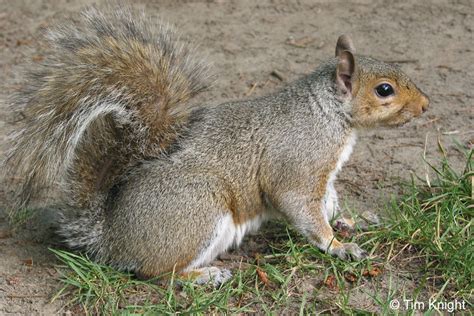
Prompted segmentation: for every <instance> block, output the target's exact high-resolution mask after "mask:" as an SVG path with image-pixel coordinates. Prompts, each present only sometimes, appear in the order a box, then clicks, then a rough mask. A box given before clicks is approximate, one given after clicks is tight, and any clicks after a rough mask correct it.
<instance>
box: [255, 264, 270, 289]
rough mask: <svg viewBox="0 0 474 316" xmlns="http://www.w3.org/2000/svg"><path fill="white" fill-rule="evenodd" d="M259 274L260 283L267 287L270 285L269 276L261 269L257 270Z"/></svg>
mask: <svg viewBox="0 0 474 316" xmlns="http://www.w3.org/2000/svg"><path fill="white" fill-rule="evenodd" d="M257 274H258V277H259V278H260V281H262V282H263V283H264V284H265V285H268V284H269V283H270V281H269V280H268V274H267V273H266V272H265V271H263V270H262V269H260V268H257Z"/></svg>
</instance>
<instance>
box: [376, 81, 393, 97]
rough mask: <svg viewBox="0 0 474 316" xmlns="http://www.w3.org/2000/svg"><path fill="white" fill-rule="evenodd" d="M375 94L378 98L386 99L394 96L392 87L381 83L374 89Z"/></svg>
mask: <svg viewBox="0 0 474 316" xmlns="http://www.w3.org/2000/svg"><path fill="white" fill-rule="evenodd" d="M375 93H377V95H378V96H379V97H382V98H386V97H388V96H391V95H393V94H395V91H393V87H392V86H391V85H389V84H388V83H382V84H379V85H378V86H377V87H375Z"/></svg>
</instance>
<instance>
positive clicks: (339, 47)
mask: <svg viewBox="0 0 474 316" xmlns="http://www.w3.org/2000/svg"><path fill="white" fill-rule="evenodd" d="M346 50H347V51H349V52H351V53H352V54H355V47H354V44H353V43H352V40H351V38H350V37H349V36H348V35H345V34H344V35H341V36H339V38H338V39H337V44H336V57H339V55H340V54H341V53H342V52H343V51H346Z"/></svg>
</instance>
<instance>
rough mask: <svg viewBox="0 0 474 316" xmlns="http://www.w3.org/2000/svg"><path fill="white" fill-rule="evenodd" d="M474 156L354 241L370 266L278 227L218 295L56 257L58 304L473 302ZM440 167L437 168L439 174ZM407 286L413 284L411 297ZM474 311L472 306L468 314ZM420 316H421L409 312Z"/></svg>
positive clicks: (226, 307)
mask: <svg viewBox="0 0 474 316" xmlns="http://www.w3.org/2000/svg"><path fill="white" fill-rule="evenodd" d="M472 155H473V151H472V150H470V151H469V152H468V153H466V161H467V162H466V166H465V168H464V170H462V172H456V171H455V170H453V168H452V167H451V166H450V164H449V163H448V160H447V159H446V158H444V159H442V161H441V162H440V163H439V164H436V166H434V165H429V166H430V167H431V169H432V171H433V172H434V174H435V175H436V179H433V181H430V185H429V186H428V185H426V184H420V181H415V179H413V181H412V182H411V183H410V184H408V185H406V186H405V193H404V194H403V195H402V196H400V197H398V198H396V199H393V200H391V201H390V202H389V203H388V205H387V210H386V214H387V218H386V219H385V220H384V225H383V226H382V227H369V231H367V232H358V234H356V236H354V237H351V238H346V239H345V240H344V241H354V242H357V243H359V245H361V246H362V248H364V249H366V250H367V251H368V252H369V253H370V254H371V258H370V259H367V260H364V261H361V262H345V261H341V260H339V259H337V258H334V257H331V256H329V255H326V254H324V253H321V252H320V251H319V250H317V249H315V248H314V247H312V246H310V245H308V244H307V241H306V240H305V239H304V238H303V237H302V236H300V235H299V234H298V233H297V232H295V231H294V230H292V229H291V228H286V226H285V225H284V224H282V223H273V225H271V226H267V227H266V228H264V230H263V232H262V233H260V234H259V235H258V236H256V237H252V238H253V239H254V240H257V242H258V244H264V245H265V244H268V245H269V246H267V247H263V248H262V247H260V248H259V251H258V253H256V254H252V255H251V256H250V254H249V256H245V257H242V259H241V261H240V262H235V261H236V260H235V259H233V260H231V261H230V262H229V264H233V265H234V266H235V265H237V266H238V267H237V268H234V269H233V278H232V279H231V280H230V282H227V283H225V284H224V285H222V286H221V287H220V288H218V289H214V288H212V287H211V286H210V285H209V286H197V285H194V284H192V283H189V282H184V281H178V280H176V279H175V278H174V277H173V275H171V276H168V279H169V281H168V282H166V283H163V284H160V283H158V282H156V280H149V281H140V280H137V279H135V278H134V277H133V276H132V275H130V274H126V273H120V272H117V271H115V270H113V269H111V268H109V267H106V266H102V265H98V264H96V263H94V262H92V261H90V260H88V259H87V258H86V257H83V256H80V255H75V254H71V253H68V252H65V251H59V250H52V251H53V252H54V253H55V254H56V256H57V257H58V258H59V260H60V261H62V262H63V267H64V268H62V269H61V271H62V272H63V277H62V282H63V285H64V286H63V287H62V289H61V290H60V291H59V292H58V293H57V295H56V296H55V298H54V299H57V298H61V299H63V300H66V301H67V302H68V303H69V304H70V305H73V306H76V308H79V309H80V310H84V311H85V312H86V313H92V314H125V315H128V314H193V315H194V314H219V313H224V312H225V313H235V314H237V313H244V314H245V313H259V314H299V315H306V314H316V313H324V314H349V315H352V314H358V315H359V314H368V313H373V312H377V313H382V314H391V313H393V310H391V309H390V301H391V300H392V299H398V300H400V301H401V300H403V298H409V299H418V300H424V301H427V300H428V298H429V297H436V298H438V299H445V300H452V299H455V298H456V299H458V300H460V299H464V300H469V299H470V297H471V296H472V288H473V284H472V279H473V270H472V269H473V266H474V260H473V251H472V250H473V238H472V224H473V216H472V215H473V211H474V206H473V200H472V181H473V180H472V179H473V176H474V172H473V170H474V169H473V161H472ZM438 165H439V166H438ZM403 282H411V283H410V284H412V287H411V288H405V287H404V285H403V284H404V283H403ZM468 306H469V308H471V307H472V306H470V305H468ZM408 312H410V313H412V314H413V313H414V312H415V311H408Z"/></svg>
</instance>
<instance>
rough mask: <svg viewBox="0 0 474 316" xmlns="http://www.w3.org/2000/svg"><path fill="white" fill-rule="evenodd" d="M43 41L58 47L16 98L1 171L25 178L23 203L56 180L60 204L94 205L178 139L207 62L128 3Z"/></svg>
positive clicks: (85, 16) (89, 15) (86, 16)
mask: <svg viewBox="0 0 474 316" xmlns="http://www.w3.org/2000/svg"><path fill="white" fill-rule="evenodd" d="M47 38H48V40H49V42H50V45H51V46H52V49H53V52H52V54H51V55H50V56H48V58H47V59H46V60H45V61H44V62H43V63H42V65H41V66H40V67H39V69H37V70H35V71H33V72H31V74H30V76H29V78H28V81H27V82H26V85H25V88H23V90H21V91H20V92H19V93H18V96H17V97H16V99H15V101H14V102H13V105H14V106H15V107H17V108H19V109H20V110H22V111H23V113H24V115H25V116H26V119H25V120H26V122H25V125H24V128H23V129H22V130H20V131H19V132H18V133H17V134H16V135H14V137H13V139H12V149H11V150H10V151H9V152H8V154H7V157H6V160H5V164H6V165H5V166H4V169H5V170H7V177H8V178H10V179H15V180H18V181H20V182H21V188H20V190H19V192H18V199H17V201H18V204H17V205H16V207H17V208H18V207H24V206H26V205H28V204H29V203H30V202H31V201H32V200H34V199H35V198H37V197H38V196H42V194H41V193H42V191H43V190H44V189H45V188H50V187H52V186H54V187H57V186H59V189H60V193H61V197H62V200H60V203H65V204H67V205H70V206H74V207H76V208H81V209H89V210H90V209H96V207H97V206H98V204H101V203H102V202H103V200H104V199H105V198H106V196H107V193H108V192H109V191H110V190H111V188H112V187H113V186H114V185H115V184H116V183H117V181H119V178H120V177H121V175H123V174H124V173H125V172H126V171H127V170H128V169H129V168H131V166H133V165H134V164H136V163H137V162H138V161H140V160H143V159H147V158H151V157H156V156H158V155H161V154H162V153H163V151H165V150H166V149H167V148H168V147H169V146H170V145H171V144H173V142H174V141H175V140H176V138H177V137H179V134H180V131H181V130H182V128H183V126H185V124H186V121H187V117H188V115H189V112H190V111H191V107H190V105H189V102H188V100H189V99H190V98H191V97H193V96H194V95H195V94H197V93H198V92H200V91H202V90H203V89H205V88H206V86H207V85H206V81H208V80H207V79H208V77H209V76H208V68H207V66H206V65H204V64H203V63H202V62H201V61H200V60H196V59H195V58H194V56H195V53H194V51H193V50H192V49H189V48H188V47H186V46H183V45H182V43H181V41H180V39H179V38H178V37H177V35H176V34H175V33H174V32H173V31H172V30H171V29H170V28H169V27H167V26H163V25H162V24H159V23H157V22H156V21H154V20H151V19H149V18H146V17H145V16H144V15H143V13H136V12H133V11H131V10H130V9H123V8H120V9H117V8H115V9H109V10H107V13H102V12H100V11H99V10H97V9H96V8H89V9H87V10H86V11H84V12H83V13H82V16H81V20H80V22H79V23H76V24H72V25H63V26H60V27H56V28H54V29H51V30H49V32H48V33H47Z"/></svg>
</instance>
